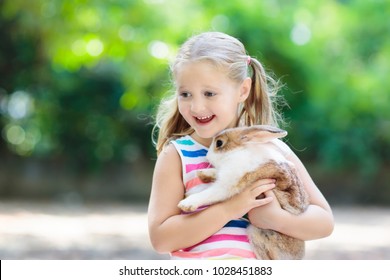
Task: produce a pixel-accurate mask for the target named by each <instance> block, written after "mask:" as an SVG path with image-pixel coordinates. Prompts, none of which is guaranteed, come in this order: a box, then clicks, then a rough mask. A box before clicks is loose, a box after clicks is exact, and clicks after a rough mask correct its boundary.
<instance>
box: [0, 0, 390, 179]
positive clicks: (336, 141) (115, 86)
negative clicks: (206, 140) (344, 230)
mask: <svg viewBox="0 0 390 280" xmlns="http://www.w3.org/2000/svg"><path fill="white" fill-rule="evenodd" d="M388 14H390V2H389V1H385V0H383V1H381V0H376V1H375V0H373V1H364V0H359V1H335V0H334V1H308V0H293V1H279V0H266V1H257V0H249V1H238V0H234V1H233V0H232V1H219V0H207V1H206V0H194V1H190V0H186V1H174V0H165V1H164V0H145V1H136V0H110V1H98V0H94V1H87V0H72V1H60V0H53V1H44V0H36V1H22V0H12V1H11V0H5V1H2V2H0V38H1V44H0V102H1V107H0V114H1V115H0V120H1V123H0V129H1V131H2V135H3V140H4V141H5V143H7V147H8V149H9V150H10V151H13V152H15V153H16V154H19V155H21V156H27V157H28V156H31V157H43V158H47V157H58V158H65V159H66V160H69V161H70V162H76V163H77V166H79V167H83V168H87V169H91V168H95V167H96V166H98V165H99V164H101V163H104V162H107V161H110V160H116V161H122V160H129V161H133V160H136V159H137V158H138V157H139V156H142V155H148V156H149V157H150V156H154V151H153V147H152V146H151V141H150V131H151V126H150V125H148V124H149V123H150V122H151V121H152V116H153V113H154V109H155V107H156V105H157V103H158V101H159V99H160V97H161V96H162V95H163V94H164V93H165V92H166V91H167V90H168V89H169V87H170V85H169V76H168V62H169V59H170V58H172V56H173V55H174V54H175V52H176V50H177V48H178V46H179V45H180V44H181V43H182V42H183V41H184V40H185V39H186V38H187V37H188V36H190V35H192V34H194V33H197V32H201V31H206V30H219V31H223V32H227V33H229V34H231V35H233V36H236V37H238V38H239V39H240V40H242V41H243V43H244V44H245V45H246V47H247V50H248V53H249V54H251V55H252V56H255V57H257V58H259V59H260V60H261V61H262V62H263V63H264V64H265V67H266V68H267V69H269V70H270V71H272V72H274V73H275V75H276V76H277V77H280V78H281V80H282V82H283V83H284V84H285V85H286V87H285V88H284V89H283V90H282V92H281V94H282V95H284V96H285V98H286V100H287V102H288V104H289V105H290V108H284V115H285V117H286V120H287V122H288V123H289V125H288V127H287V129H288V130H289V142H290V143H291V144H293V146H294V147H296V148H297V150H305V149H306V148H307V150H305V151H304V152H302V153H301V156H302V157H303V159H306V160H311V161H316V162H319V163H320V164H321V165H322V167H323V168H324V170H326V169H328V170H356V171H357V173H359V174H360V175H359V176H358V177H365V178H372V177H373V176H377V175H378V174H379V173H378V172H380V170H383V168H384V167H386V166H388V164H389V161H388V159H389V158H390V147H389V146H390V145H389V143H390V111H389V110H388V106H389V105H388V104H390V94H389V88H390V79H388V77H387V75H388V73H389V72H390V64H389V63H388V62H389V60H390V36H389V34H390V21H388V20H387V15H388ZM3 152H4V151H3Z"/></svg>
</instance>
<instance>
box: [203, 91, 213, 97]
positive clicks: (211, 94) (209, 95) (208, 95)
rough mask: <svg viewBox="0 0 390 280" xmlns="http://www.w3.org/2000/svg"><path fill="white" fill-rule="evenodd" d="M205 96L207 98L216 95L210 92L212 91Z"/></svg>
mask: <svg viewBox="0 0 390 280" xmlns="http://www.w3.org/2000/svg"><path fill="white" fill-rule="evenodd" d="M204 95H205V96H207V97H212V96H214V95H215V93H213V92H210V91H206V92H205V93H204Z"/></svg>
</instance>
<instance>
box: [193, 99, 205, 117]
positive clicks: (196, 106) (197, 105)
mask: <svg viewBox="0 0 390 280" xmlns="http://www.w3.org/2000/svg"><path fill="white" fill-rule="evenodd" d="M191 111H192V113H194V114H200V113H202V112H203V111H205V103H204V102H203V100H202V99H200V98H194V99H193V100H192V102H191Z"/></svg>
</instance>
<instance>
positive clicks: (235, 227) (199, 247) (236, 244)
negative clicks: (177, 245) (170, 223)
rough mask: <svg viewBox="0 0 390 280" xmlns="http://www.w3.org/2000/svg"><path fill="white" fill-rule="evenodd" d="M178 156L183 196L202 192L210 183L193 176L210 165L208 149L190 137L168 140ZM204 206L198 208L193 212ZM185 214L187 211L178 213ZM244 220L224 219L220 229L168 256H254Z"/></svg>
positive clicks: (220, 257) (188, 257)
mask: <svg viewBox="0 0 390 280" xmlns="http://www.w3.org/2000/svg"><path fill="white" fill-rule="evenodd" d="M172 143H173V145H174V146H175V148H176V150H177V152H178V153H179V155H180V158H181V162H182V170H183V183H184V186H185V195H186V196H188V195H191V194H192V193H196V192H199V191H202V190H204V189H206V188H208V187H210V186H211V185H212V183H208V184H206V183H203V182H202V181H201V180H200V179H199V178H198V176H197V170H200V169H206V168H211V165H210V164H209V162H208V161H207V159H206V154H207V151H208V148H207V147H205V146H203V145H201V144H199V143H198V142H196V141H195V140H194V139H193V138H192V137H191V136H188V135H187V136H184V137H181V138H179V139H176V140H174V141H172ZM205 208H207V206H205V207H201V208H199V209H198V210H196V211H201V210H203V209H205ZM182 214H183V215H186V214H188V213H182ZM248 225H249V221H248V220H247V219H244V218H241V219H238V220H232V221H230V222H228V223H227V224H226V225H225V226H224V227H223V228H222V229H220V230H219V231H218V232H216V233H215V234H213V235H212V236H210V237H208V238H206V239H205V240H203V241H201V242H200V243H198V244H195V245H193V246H191V247H189V248H185V249H182V250H178V251H175V252H172V253H171V258H172V259H256V257H255V254H254V253H253V250H252V247H251V245H250V243H249V239H248V236H247V233H246V228H247V226H248Z"/></svg>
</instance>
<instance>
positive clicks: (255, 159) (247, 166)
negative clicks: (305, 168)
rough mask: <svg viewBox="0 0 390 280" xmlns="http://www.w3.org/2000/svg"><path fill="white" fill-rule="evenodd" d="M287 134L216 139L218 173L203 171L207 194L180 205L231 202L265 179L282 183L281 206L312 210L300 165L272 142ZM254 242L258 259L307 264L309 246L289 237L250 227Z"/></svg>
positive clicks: (270, 130) (251, 132)
mask: <svg viewBox="0 0 390 280" xmlns="http://www.w3.org/2000/svg"><path fill="white" fill-rule="evenodd" d="M286 135H287V132H286V131H284V130H281V129H279V128H276V127H273V126H267V125H256V126H251V127H237V128H232V129H226V130H224V131H222V132H221V133H219V134H218V135H217V136H215V137H214V139H213V142H212V144H211V146H210V149H209V151H208V153H207V159H208V160H209V162H210V163H211V164H212V165H213V167H214V168H211V169H205V170H202V171H198V176H199V178H200V179H201V180H202V181H203V182H213V184H212V185H210V186H209V187H208V188H207V189H205V190H203V191H200V192H198V193H194V194H191V195H190V196H188V197H186V198H185V199H183V200H182V201H180V203H179V205H178V206H179V208H181V209H182V210H184V211H194V210H196V209H197V208H198V207H200V206H203V205H210V204H213V203H216V202H220V201H223V200H226V199H228V198H230V197H232V196H234V195H235V194H238V193H240V192H241V191H242V190H243V189H244V188H246V187H249V186H252V185H253V183H255V182H256V181H258V180H259V179H265V178H273V179H276V183H275V184H276V187H275V188H274V189H273V192H274V194H275V196H276V197H277V199H278V201H279V203H280V205H281V207H282V208H283V209H285V210H286V211H288V212H290V213H292V214H294V215H299V214H300V213H302V212H304V211H305V209H306V208H307V206H308V197H307V194H306V192H305V190H304V188H303V185H302V182H301V181H300V179H299V178H298V176H297V174H296V172H295V169H294V166H293V165H292V163H291V162H289V161H288V160H286V159H285V157H284V156H283V155H282V153H281V152H280V151H279V150H278V149H277V148H276V146H275V144H273V143H272V140H274V139H276V138H282V137H284V136H286ZM247 231H248V237H249V240H250V242H251V244H252V246H253V248H254V251H255V254H256V257H257V258H258V259H302V258H303V257H304V254H305V243H304V241H302V240H299V239H296V238H293V237H290V236H287V235H285V234H282V233H279V232H276V231H273V230H268V229H260V228H256V227H255V226H253V225H250V226H248V228H247Z"/></svg>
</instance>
